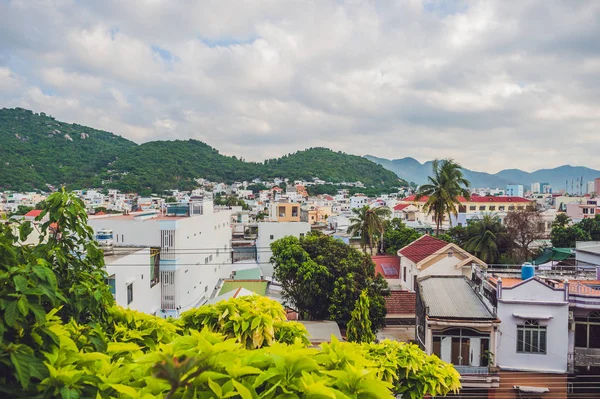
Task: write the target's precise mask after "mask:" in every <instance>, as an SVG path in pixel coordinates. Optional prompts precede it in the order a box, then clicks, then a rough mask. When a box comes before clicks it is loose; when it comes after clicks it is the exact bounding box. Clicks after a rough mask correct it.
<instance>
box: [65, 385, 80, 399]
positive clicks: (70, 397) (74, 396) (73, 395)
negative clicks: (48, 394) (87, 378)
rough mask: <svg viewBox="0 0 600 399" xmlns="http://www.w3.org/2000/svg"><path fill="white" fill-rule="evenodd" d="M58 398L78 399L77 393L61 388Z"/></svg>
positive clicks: (74, 390)
mask: <svg viewBox="0 0 600 399" xmlns="http://www.w3.org/2000/svg"><path fill="white" fill-rule="evenodd" d="M60 396H61V397H62V399H79V391H77V390H76V389H73V388H69V387H62V388H61V389H60Z"/></svg>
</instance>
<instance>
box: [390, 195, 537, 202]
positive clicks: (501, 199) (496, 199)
mask: <svg viewBox="0 0 600 399" xmlns="http://www.w3.org/2000/svg"><path fill="white" fill-rule="evenodd" d="M415 198H416V195H410V196H408V197H406V198H404V199H403V200H402V201H405V202H408V201H410V202H416V199H415ZM428 198H429V197H427V196H423V197H421V199H420V200H419V201H418V202H426V201H427V199H428ZM458 200H459V201H460V202H473V203H483V202H527V203H529V202H532V201H533V200H528V199H527V198H523V197H511V196H501V197H495V196H492V195H485V196H478V195H472V196H471V200H470V201H467V200H466V199H465V198H464V197H458Z"/></svg>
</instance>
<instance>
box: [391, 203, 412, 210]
mask: <svg viewBox="0 0 600 399" xmlns="http://www.w3.org/2000/svg"><path fill="white" fill-rule="evenodd" d="M407 206H410V204H398V205H396V206H395V207H394V210H395V211H401V210H402V209H404V208H406V207H407Z"/></svg>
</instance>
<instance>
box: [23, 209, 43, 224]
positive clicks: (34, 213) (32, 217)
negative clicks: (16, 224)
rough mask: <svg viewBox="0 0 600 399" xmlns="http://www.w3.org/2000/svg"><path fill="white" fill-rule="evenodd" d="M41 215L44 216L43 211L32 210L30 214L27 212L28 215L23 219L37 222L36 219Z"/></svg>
mask: <svg viewBox="0 0 600 399" xmlns="http://www.w3.org/2000/svg"><path fill="white" fill-rule="evenodd" d="M41 214H42V210H41V209H32V210H30V211H29V212H27V213H26V214H25V215H24V216H23V218H24V219H25V220H28V221H33V220H35V218H37V217H38V216H40V215H41Z"/></svg>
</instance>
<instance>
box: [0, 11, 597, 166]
mask: <svg viewBox="0 0 600 399" xmlns="http://www.w3.org/2000/svg"><path fill="white" fill-rule="evenodd" d="M598 38H600V1H596V0H590V1H579V0H573V1H570V0H565V1H558V0H552V1H548V0H518V1H506V0H498V1H465V2H462V1H450V0H445V1H444V0H440V1H434V0H406V1H389V2H388V1H358V0H349V1H326V0H315V1H276V0H264V1H259V0H253V1H241V0H233V1H229V0H214V1H212V0H202V1H191V0H189V1H184V0H178V1H170V0H127V1H122V0H97V1H92V0H79V1H78V0H47V1H41V0H40V1H38V0H20V1H19V0H14V1H13V0H0V107H14V106H20V107H24V108H28V109H32V110H33V111H35V112H46V113H48V114H51V115H53V116H55V117H56V118H57V119H59V120H64V121H68V122H77V123H81V124H85V125H89V126H92V127H96V128H101V129H105V130H109V131H112V132H114V133H117V134H120V135H122V136H124V137H127V138H129V139H131V140H133V141H135V142H138V143H142V142H145V141H150V140H158V139H161V140H165V139H187V138H195V139H199V140H202V141H205V142H206V143H208V144H210V145H212V146H214V147H216V148H217V149H218V150H220V151H221V152H222V153H225V154H228V155H238V156H243V157H245V158H246V159H248V160H262V159H265V158H271V157H276V156H280V155H282V154H285V153H289V152H294V151H296V150H299V149H304V148H307V147H313V146H325V147H329V148H332V149H335V150H342V151H346V152H349V153H353V154H358V155H364V154H373V155H376V156H380V157H386V158H402V157H406V156H411V157H414V158H416V159H418V160H420V161H426V160H430V159H433V158H436V157H437V158H442V157H453V158H455V159H456V160H458V161H459V162H461V163H462V164H463V165H464V166H465V167H468V168H471V169H476V170H480V171H488V172H496V171H498V170H500V169H505V168H517V167H518V168H522V169H525V170H534V169H538V168H542V167H553V166H558V165H561V164H566V163H571V164H573V165H584V166H589V167H593V168H599V169H600V156H598V154H599V153H600V40H599V39H598Z"/></svg>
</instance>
